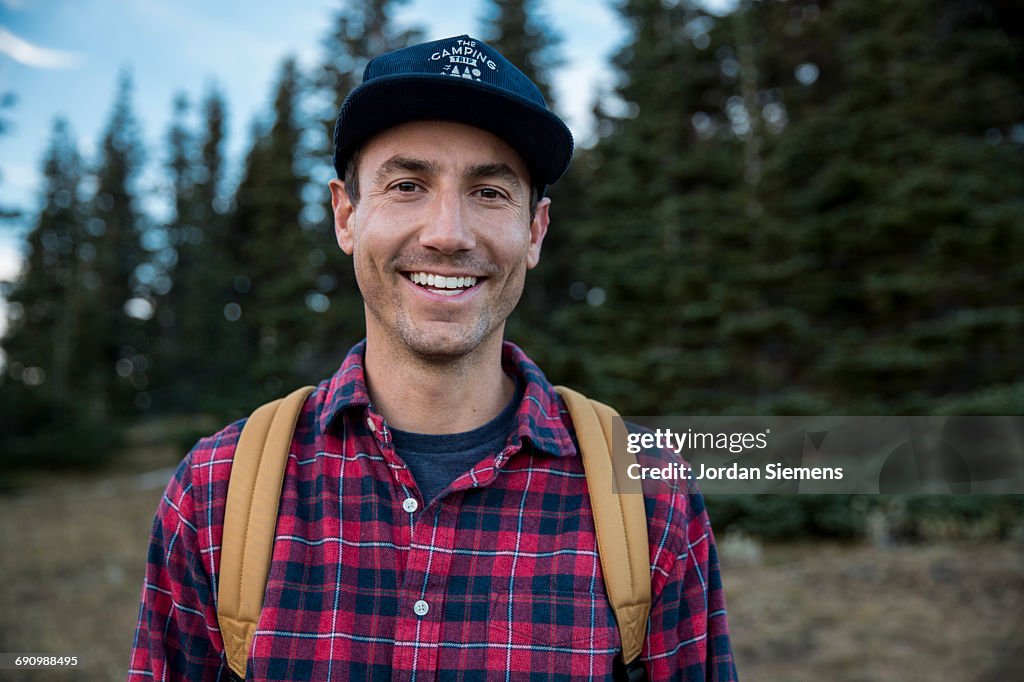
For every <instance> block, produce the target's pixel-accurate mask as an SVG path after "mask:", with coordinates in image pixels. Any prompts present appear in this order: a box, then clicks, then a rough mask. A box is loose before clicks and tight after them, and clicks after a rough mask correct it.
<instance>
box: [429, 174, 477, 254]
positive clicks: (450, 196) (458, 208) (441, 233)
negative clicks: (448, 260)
mask: <svg viewBox="0 0 1024 682" xmlns="http://www.w3.org/2000/svg"><path fill="white" fill-rule="evenodd" d="M462 208H463V207H462V197H461V195H460V192H459V191H458V190H455V189H452V190H443V191H439V192H438V193H437V196H436V197H435V198H434V201H432V202H431V209H432V210H431V211H430V212H429V214H428V215H426V216H425V217H424V221H425V222H424V225H423V227H422V228H421V229H420V234H419V241H420V246H423V247H426V248H428V249H435V250H437V251H440V252H441V253H443V254H445V255H451V254H454V253H456V252H458V251H469V250H471V249H473V248H474V247H475V246H476V236H475V235H474V234H473V230H472V228H471V227H470V225H469V224H468V222H467V221H465V220H464V219H463V215H462V213H463V211H462Z"/></svg>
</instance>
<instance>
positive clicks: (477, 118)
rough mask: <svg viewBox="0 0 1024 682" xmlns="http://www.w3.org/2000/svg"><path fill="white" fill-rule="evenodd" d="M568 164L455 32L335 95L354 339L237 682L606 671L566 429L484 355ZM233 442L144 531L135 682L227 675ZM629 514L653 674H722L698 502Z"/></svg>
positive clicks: (660, 501)
mask: <svg viewBox="0 0 1024 682" xmlns="http://www.w3.org/2000/svg"><path fill="white" fill-rule="evenodd" d="M571 155H572V137H571V135H570V133H569V131H568V129H567V128H566V126H565V124H564V123H563V122H562V121H561V120H560V119H558V117H556V116H555V115H554V114H552V113H551V112H549V111H548V110H547V108H546V106H545V104H544V100H543V97H542V96H541V94H540V91H539V90H538V89H537V87H536V86H535V85H534V84H533V83H531V82H530V81H529V80H528V79H527V78H526V77H525V76H524V75H523V74H522V73H520V72H519V71H518V70H517V69H516V68H515V67H514V66H513V65H512V64H511V63H509V62H508V61H507V60H506V59H505V58H504V57H502V56H501V55H500V54H499V53H498V52H496V51H495V50H494V49H493V48H491V47H490V46H488V45H486V44H485V43H483V42H481V41H478V40H474V39H472V38H470V37H469V36H461V37H458V38H450V39H446V40H440V41H436V42H431V43H426V44H422V45H416V46H413V47H410V48H407V49H403V50H399V51H397V52H393V53H389V54H386V55H382V56H380V57H378V58H377V59H375V60H373V61H372V62H370V64H369V65H368V66H367V69H366V72H365V74H364V79H363V83H362V85H360V86H359V87H357V88H356V89H355V90H353V92H352V93H351V94H350V95H349V97H348V98H347V99H346V101H345V103H344V105H343V106H342V110H341V113H340V114H339V117H338V122H337V126H336V128H335V158H334V162H335V168H336V170H337V173H338V177H339V179H337V180H332V181H331V183H330V189H331V196H332V201H333V207H334V219H335V229H336V234H337V239H338V243H339V245H340V246H341V249H342V250H343V251H344V252H345V253H346V254H348V255H350V256H352V260H353V264H354V268H355V273H356V277H357V281H358V284H359V289H360V291H361V293H362V295H363V298H364V301H365V312H366V339H365V341H363V342H361V343H360V344H358V345H357V346H356V347H355V348H353V349H352V350H351V351H350V352H349V354H348V356H347V357H346V358H345V360H344V362H343V363H342V365H341V368H340V369H339V370H338V372H337V373H336V374H335V375H334V376H333V377H332V378H330V379H329V380H326V381H324V382H323V383H321V384H320V385H319V386H318V387H317V389H316V391H315V392H314V393H313V394H312V395H311V396H310V398H309V399H308V401H307V402H306V404H305V407H304V409H303V411H302V413H301V415H300V417H299V422H298V425H297V427H296V432H295V436H294V440H293V442H292V447H291V456H290V458H289V461H288V464H287V468H286V471H285V480H284V484H283V492H282V495H281V507H280V512H279V516H278V522H277V529H276V536H275V544H274V551H273V559H272V562H271V567H270V573H269V577H268V582H267V590H266V596H265V601H264V606H263V611H262V616H261V620H260V623H259V627H258V630H257V632H256V635H255V637H254V639H253V643H252V647H251V650H250V653H249V661H248V679H256V680H265V679H266V680H270V679H272V680H296V679H303V680H328V679H334V680H356V679H358V680H362V679H369V680H388V679H395V680H406V679H409V680H412V679H416V680H428V679H441V680H445V679H492V678H493V679H544V680H546V679H565V680H570V679H572V680H575V679H592V678H599V679H607V678H609V677H610V675H611V673H612V669H613V664H614V662H615V657H616V654H617V653H618V647H619V633H618V630H617V627H616V622H615V619H614V615H613V612H612V610H611V608H610V606H609V603H608V599H607V595H606V592H605V588H604V583H603V580H602V575H601V569H600V563H599V557H598V554H597V544H596V536H595V532H594V524H593V519H592V516H591V510H590V507H589V497H588V494H587V488H586V480H585V477H584V474H583V469H582V463H581V461H580V457H579V454H578V452H577V447H576V444H575V441H574V431H573V427H572V424H571V421H570V420H569V418H568V415H567V413H566V410H565V406H564V404H563V403H562V402H561V400H560V398H559V397H558V396H557V394H556V393H555V392H554V390H553V388H552V386H551V384H550V383H548V381H547V379H546V378H545V377H544V375H543V374H542V373H541V371H540V369H539V368H538V367H537V366H536V365H534V364H533V363H532V362H531V361H530V360H529V358H528V357H527V356H526V355H525V354H524V353H523V352H522V351H521V350H520V349H518V348H517V347H516V346H514V345H512V344H510V343H504V342H503V331H504V327H505V320H506V318H507V317H508V315H509V314H510V313H511V311H512V309H513V308H514V307H515V304H516V302H517V301H518V300H519V297H520V294H521V292H522V288H523V283H524V280H525V275H526V271H527V270H529V269H530V268H533V267H534V266H535V265H536V264H537V262H538V260H539V258H540V251H541V244H542V242H543V240H544V235H545V233H546V231H547V229H548V221H549V205H550V200H549V199H547V198H545V197H544V196H543V195H544V190H545V186H546V185H548V184H550V183H553V182H554V181H555V180H557V179H558V177H559V176H560V175H561V174H562V173H563V172H564V170H565V169H566V167H567V166H568V163H569V160H570V157H571ZM241 426H242V423H241V422H239V423H236V424H233V425H231V426H229V427H227V428H226V429H224V430H223V431H221V432H220V433H218V434H216V435H215V436H213V437H211V438H207V439H203V440H202V441H200V442H199V443H198V444H197V445H196V447H195V448H194V449H193V450H192V451H191V452H190V453H189V455H188V456H187V457H186V458H185V460H184V461H183V462H182V464H181V466H180V467H179V469H178V471H177V473H176V475H175V477H174V480H172V481H171V483H170V485H169V486H168V489H167V492H166V494H165V496H164V498H163V501H162V503H161V505H160V508H159V509H158V511H157V519H156V522H155V524H154V530H153V536H152V540H151V546H150V555H149V567H148V570H147V574H146V582H145V585H144V587H143V595H142V606H141V609H140V618H139V625H138V629H137V632H136V637H135V643H134V649H133V654H132V663H131V672H130V674H129V679H131V680H143V679H152V678H156V679H161V680H171V679H187V680H217V679H229V674H228V671H227V667H226V665H225V661H224V648H223V642H222V640H221V635H220V631H219V629H218V624H217V615H216V604H215V598H216V597H215V595H216V593H217V585H218V570H219V567H220V543H221V530H222V523H223V516H224V499H225V495H226V490H227V482H228V478H229V475H230V471H231V466H232V456H233V453H234V448H235V445H236V443H237V440H238V436H239V432H240V430H241ZM646 503H647V515H648V533H649V537H650V558H651V562H650V565H651V575H650V578H651V587H652V595H653V605H652V610H651V618H650V621H649V628H648V634H647V639H646V642H645V646H644V648H643V652H642V655H641V660H642V661H643V663H644V667H645V668H646V670H647V673H648V675H649V679H652V680H667V679H686V680H698V679H699V680H732V679H735V669H734V667H733V663H732V654H731V650H730V646H729V637H728V629H727V626H726V619H725V610H724V599H723V595H722V589H721V582H720V579H719V572H718V562H717V556H716V553H715V548H714V540H713V537H712V535H711V529H710V525H709V522H708V519H707V515H706V514H705V513H704V508H703V502H702V500H701V498H700V496H699V494H690V495H687V494H685V493H678V492H677V493H670V492H664V493H659V494H650V495H648V496H647V499H646Z"/></svg>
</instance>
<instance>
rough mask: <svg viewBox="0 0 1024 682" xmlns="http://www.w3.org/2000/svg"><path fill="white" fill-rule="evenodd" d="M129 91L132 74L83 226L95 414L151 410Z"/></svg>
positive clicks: (124, 80)
mask: <svg viewBox="0 0 1024 682" xmlns="http://www.w3.org/2000/svg"><path fill="white" fill-rule="evenodd" d="M131 90H132V85H131V79H130V77H129V76H128V74H127V73H125V74H122V76H121V79H120V82H119V85H118V91H117V96H116V99H115V102H114V108H113V111H112V113H111V116H110V120H109V122H108V124H107V128H106V132H105V133H104V135H103V139H102V141H101V143H100V160H99V164H98V168H97V169H96V178H97V190H96V195H95V197H94V198H93V200H92V202H91V206H90V210H89V213H90V215H91V217H90V218H89V219H88V221H87V223H86V232H87V234H88V236H87V240H86V243H87V244H90V245H91V246H92V248H93V249H94V250H95V251H94V252H95V258H94V260H93V261H92V262H91V263H90V264H89V267H88V268H87V269H86V272H85V273H84V275H83V284H84V290H85V294H86V299H87V300H86V313H85V315H84V316H83V320H84V323H85V326H84V328H83V333H82V336H81V338H82V343H81V348H82V353H83V361H82V366H81V369H82V371H83V372H85V374H86V386H87V387H88V390H89V392H90V395H91V396H92V405H93V408H94V410H95V411H96V413H97V414H105V413H107V412H108V411H110V410H114V411H116V412H126V411H131V410H133V409H134V408H135V407H145V406H146V405H147V403H146V401H145V399H144V396H139V395H138V394H139V393H142V392H143V391H144V388H145V384H146V382H147V379H146V374H145V372H146V368H147V365H148V359H147V357H146V352H147V350H148V349H147V346H148V343H149V340H148V332H147V329H146V325H145V324H144V319H142V318H140V314H142V316H143V317H144V315H145V313H146V312H147V311H146V305H145V303H143V302H144V301H146V300H147V299H148V297H149V296H148V291H147V289H146V287H145V285H144V283H143V282H142V281H141V280H140V279H139V278H138V276H137V273H136V271H137V269H138V268H139V267H140V266H141V265H142V264H143V263H144V262H146V260H147V258H148V254H147V253H146V251H145V249H144V248H143V247H142V235H143V231H144V229H145V222H144V220H145V219H144V216H143V215H142V214H141V212H140V210H139V209H138V207H137V206H136V197H135V182H136V179H137V177H138V175H139V173H140V171H141V168H142V163H143V150H142V147H141V143H140V139H139V132H138V125H137V122H136V119H135V115H134V113H133V112H132V109H131V103H130V97H131ZM130 302H131V303H130ZM139 304H141V305H139ZM133 306H135V307H133ZM137 399H138V400H137Z"/></svg>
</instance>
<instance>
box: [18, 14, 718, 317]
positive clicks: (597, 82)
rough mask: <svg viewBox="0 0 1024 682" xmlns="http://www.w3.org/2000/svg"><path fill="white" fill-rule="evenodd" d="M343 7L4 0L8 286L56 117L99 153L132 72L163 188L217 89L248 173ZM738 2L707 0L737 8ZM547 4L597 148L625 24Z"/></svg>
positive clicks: (432, 25) (443, 22) (445, 17)
mask: <svg viewBox="0 0 1024 682" xmlns="http://www.w3.org/2000/svg"><path fill="white" fill-rule="evenodd" d="M343 1H344V0H302V1H301V2H292V3H284V2H280V1H278V2H274V1H271V0H246V1H245V2H242V1H241V0H216V1H214V2H211V1H210V0H0V94H2V93H6V92H11V93H13V94H14V95H15V97H16V101H15V103H14V105H13V107H11V108H8V109H6V110H3V111H2V112H0V115H2V116H3V118H4V119H5V122H6V123H7V126H8V130H7V132H6V133H5V134H4V135H3V136H0V174H2V176H0V206H3V207H5V208H10V207H15V208H20V209H21V210H22V211H23V212H24V214H25V216H26V220H23V221H21V223H20V224H19V223H15V224H13V225H5V224H3V223H0V281H2V280H10V279H11V278H13V277H14V276H15V274H16V272H17V270H18V268H19V264H20V262H21V255H20V252H21V246H22V241H23V239H22V237H23V235H24V232H25V230H26V228H27V226H28V225H29V224H30V222H31V217H32V215H33V214H34V213H35V212H36V211H37V210H38V207H39V180H40V175H41V174H40V167H41V163H42V156H43V153H44V151H45V148H46V145H47V143H48V140H49V138H50V132H51V129H52V125H53V121H54V119H55V118H56V117H58V116H63V117H65V118H66V119H67V120H68V121H69V123H70V126H71V129H72V132H73V134H74V136H75V139H76V140H77V142H78V145H79V149H80V151H81V152H82V154H83V157H84V159H85V160H86V161H87V162H93V161H95V159H96V147H97V142H98V140H99V138H100V137H101V135H102V131H103V127H104V125H105V122H106V120H107V118H108V117H109V115H110V111H111V107H112V104H113V99H114V93H115V89H116V86H117V78H118V73H119V71H120V70H122V69H128V70H129V72H130V73H131V75H132V78H133V81H134V88H135V89H134V97H133V106H134V111H135V113H136V115H137V117H138V119H139V121H140V124H141V125H140V127H141V132H142V135H143V141H144V144H145V146H146V149H147V152H148V157H147V165H146V172H145V174H144V175H143V177H142V182H141V186H142V187H143V188H144V189H145V188H149V189H151V190H153V191H152V192H151V195H152V196H157V195H158V194H159V191H158V190H159V177H160V166H161V164H162V163H163V161H164V159H165V157H166V154H165V153H164V150H163V148H162V147H163V140H164V139H165V136H166V131H167V127H168V123H169V120H170V117H171V103H172V101H173V98H174V96H175V94H176V93H179V92H185V93H186V94H187V95H188V97H189V98H190V99H191V100H192V101H193V102H197V101H199V100H201V99H202V97H203V96H204V94H205V93H206V92H207V90H208V89H209V88H210V87H211V86H213V85H216V87H218V88H219V89H220V90H221V92H222V93H223V95H224V97H225V99H226V101H227V106H228V114H229V118H228V139H227V153H228V160H229V163H230V165H231V166H232V168H233V169H235V170H236V171H237V169H238V167H239V165H240V162H241V158H242V156H243V155H244V153H245V151H246V149H245V147H246V145H248V144H249V142H250V140H249V130H250V126H251V124H252V122H253V120H254V119H255V118H256V117H257V116H264V115H266V113H267V112H268V111H269V108H270V98H271V96H272V88H273V83H274V79H275V77H276V74H277V70H278V66H279V64H280V63H281V61H282V60H283V59H284V58H285V57H286V56H289V55H293V56H295V57H296V58H298V60H299V63H300V65H301V66H303V67H304V68H306V69H310V68H311V67H313V66H314V65H315V64H317V63H318V62H319V61H320V58H321V43H322V40H323V37H324V36H325V35H326V33H327V32H328V30H329V28H330V25H331V19H332V17H333V15H334V14H335V13H336V11H337V8H338V7H339V6H340V5H341V3H342V2H343ZM734 1H735V0H708V2H706V3H705V4H706V5H708V6H709V9H711V10H713V11H714V10H717V11H724V10H726V9H728V7H729V6H730V5H732V4H733V2H734ZM487 6H488V3H487V2H485V0H410V1H409V2H407V3H406V4H405V5H404V6H402V7H401V8H400V9H399V11H398V12H397V14H396V17H395V19H396V22H397V24H398V26H400V27H403V26H412V25H418V26H420V27H421V28H423V29H424V31H425V38H426V39H427V40H436V39H439V38H444V37H447V36H454V35H460V34H463V33H469V34H471V35H479V34H480V28H481V24H482V18H483V17H484V15H485V14H486V8H487ZM540 7H541V16H542V17H543V18H544V20H545V22H546V23H547V24H549V25H550V26H551V28H553V29H554V30H555V31H556V32H557V33H558V34H560V35H561V36H562V38H563V42H562V45H561V48H560V49H561V56H562V57H563V58H564V62H565V63H564V66H563V67H562V68H561V69H560V70H559V71H558V72H557V73H556V80H555V98H556V99H557V101H558V104H559V107H560V110H561V113H562V115H563V116H564V117H565V118H566V119H567V123H568V124H569V127H570V128H571V129H572V130H573V133H574V135H575V136H576V138H577V140H580V141H584V142H585V141H586V140H587V139H588V138H589V137H590V134H591V116H590V110H591V107H592V104H593V101H594V98H595V97H596V93H598V92H599V91H601V89H602V88H603V89H604V90H607V89H608V88H610V87H611V86H612V85H613V83H614V74H613V73H612V71H611V70H610V68H609V66H608V60H609V58H610V56H611V55H612V54H614V52H615V51H616V50H617V49H618V47H620V46H621V45H622V43H623V41H624V40H625V39H626V37H627V36H626V32H625V29H624V27H623V26H622V25H621V22H620V21H619V20H618V17H617V15H616V13H615V11H614V10H613V9H612V3H611V2H609V1H604V2H602V1H596V0H542V2H541V3H540ZM284 8H287V9H286V10H285V9H284ZM324 163H325V165H326V164H329V160H328V159H325V160H324ZM325 191H326V190H325ZM149 205H156V206H159V202H158V201H157V203H156V204H148V205H147V206H149ZM2 303H3V302H2V300H0V333H2V331H3V324H4V322H5V321H6V315H4V314H3V310H2Z"/></svg>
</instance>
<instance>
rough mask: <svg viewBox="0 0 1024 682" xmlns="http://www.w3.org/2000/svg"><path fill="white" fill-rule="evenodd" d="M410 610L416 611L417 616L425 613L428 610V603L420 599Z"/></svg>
mask: <svg viewBox="0 0 1024 682" xmlns="http://www.w3.org/2000/svg"><path fill="white" fill-rule="evenodd" d="M412 610H413V611H415V612H416V615H417V616H425V615H427V611H429V610H430V605H429V604H427V602H425V601H423V600H422V599H420V600H419V601H418V602H416V603H415V604H413V605H412Z"/></svg>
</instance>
